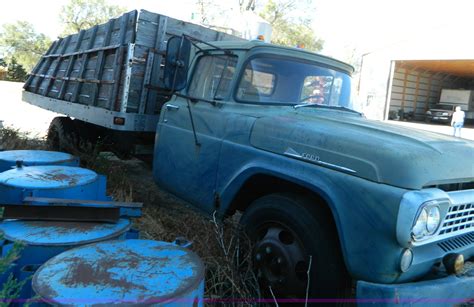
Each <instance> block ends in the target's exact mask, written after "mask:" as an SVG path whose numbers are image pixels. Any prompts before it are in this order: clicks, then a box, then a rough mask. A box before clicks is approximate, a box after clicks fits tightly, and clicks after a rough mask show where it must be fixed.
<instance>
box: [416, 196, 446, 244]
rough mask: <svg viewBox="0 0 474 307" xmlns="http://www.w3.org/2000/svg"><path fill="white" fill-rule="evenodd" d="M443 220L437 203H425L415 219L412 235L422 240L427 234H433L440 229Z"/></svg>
mask: <svg viewBox="0 0 474 307" xmlns="http://www.w3.org/2000/svg"><path fill="white" fill-rule="evenodd" d="M440 222H441V214H440V212H439V208H438V206H437V205H433V204H432V203H428V204H427V205H425V206H424V207H423V208H422V209H421V211H420V213H419V215H418V218H417V219H416V221H415V224H414V225H413V228H412V231H411V233H412V236H413V238H414V239H415V240H417V241H419V240H422V239H423V238H424V237H426V236H430V235H433V234H434V233H435V232H436V230H438V227H439V224H440Z"/></svg>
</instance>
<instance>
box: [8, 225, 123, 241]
mask: <svg viewBox="0 0 474 307" xmlns="http://www.w3.org/2000/svg"><path fill="white" fill-rule="evenodd" d="M130 226H131V223H130V221H129V220H128V219H120V220H119V221H118V222H117V223H94V222H59V221H20V220H4V221H3V222H1V223H0V231H1V232H3V234H4V236H5V238H6V239H8V240H10V241H21V242H23V243H25V244H27V245H42V246H58V245H80V244H86V243H93V242H97V241H102V240H107V239H110V238H115V237H118V236H119V235H121V234H122V233H124V232H126V231H127V230H129V229H130Z"/></svg>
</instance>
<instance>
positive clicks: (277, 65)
mask: <svg viewBox="0 0 474 307" xmlns="http://www.w3.org/2000/svg"><path fill="white" fill-rule="evenodd" d="M350 84H351V78H350V76H349V75H348V74H346V73H343V72H340V71H337V70H334V69H331V68H327V67H323V66H319V65H318V64H317V63H310V62H303V61H296V60H295V59H282V58H272V57H268V56H265V57H256V58H253V59H252V60H250V61H249V62H248V64H247V66H246V67H245V71H244V73H243V74H242V76H241V79H240V81H239V86H238V89H237V93H236V99H237V100H238V101H243V102H251V103H262V104H284V105H299V104H306V103H307V104H321V105H327V106H336V107H346V108H351V102H350V92H351V88H350V86H351V85H350Z"/></svg>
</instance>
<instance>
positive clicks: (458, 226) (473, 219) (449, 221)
mask: <svg viewBox="0 0 474 307" xmlns="http://www.w3.org/2000/svg"><path fill="white" fill-rule="evenodd" d="M470 229H472V230H474V203H470V204H453V205H451V206H450V207H449V210H448V213H447V214H446V218H445V219H444V222H443V225H442V226H441V229H440V231H439V235H444V234H452V235H455V234H456V233H461V232H463V233H464V232H468V231H469V230H470Z"/></svg>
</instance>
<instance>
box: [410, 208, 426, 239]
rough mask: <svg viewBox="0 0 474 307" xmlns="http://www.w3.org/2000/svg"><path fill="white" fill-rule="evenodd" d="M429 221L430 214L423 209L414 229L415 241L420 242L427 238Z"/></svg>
mask: <svg viewBox="0 0 474 307" xmlns="http://www.w3.org/2000/svg"><path fill="white" fill-rule="evenodd" d="M427 221H428V212H427V211H426V208H423V209H422V210H421V213H420V215H419V216H418V219H417V220H416V222H415V226H413V229H412V234H413V237H414V238H415V239H417V240H418V239H421V238H423V237H424V236H425V232H426V225H427Z"/></svg>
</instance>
